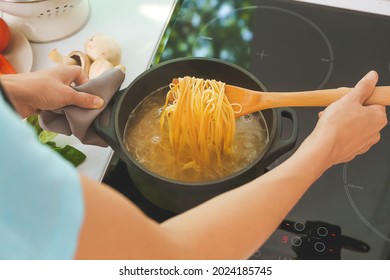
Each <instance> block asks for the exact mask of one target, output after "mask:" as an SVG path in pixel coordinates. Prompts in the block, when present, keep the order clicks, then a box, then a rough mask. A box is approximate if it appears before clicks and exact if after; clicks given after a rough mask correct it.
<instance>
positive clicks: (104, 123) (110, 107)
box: [94, 89, 126, 151]
mask: <svg viewBox="0 0 390 280" xmlns="http://www.w3.org/2000/svg"><path fill="white" fill-rule="evenodd" d="M125 90H126V89H123V90H121V91H118V92H117V93H116V94H115V95H114V96H113V98H112V99H111V101H110V102H109V103H108V104H107V106H106V108H105V109H104V110H103V111H102V112H101V113H100V114H99V115H98V116H97V118H96V119H95V121H94V126H95V130H96V133H97V134H99V136H100V137H102V138H103V139H104V140H105V141H106V142H107V144H108V145H109V146H110V147H111V148H112V149H113V150H114V151H120V144H119V141H118V138H117V136H116V133H115V121H114V120H115V118H114V112H115V111H116V110H114V108H116V107H117V104H118V100H119V99H120V97H121V96H122V95H123V93H124V92H125Z"/></svg>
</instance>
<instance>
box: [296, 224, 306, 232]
mask: <svg viewBox="0 0 390 280" xmlns="http://www.w3.org/2000/svg"><path fill="white" fill-rule="evenodd" d="M294 228H295V230H296V231H303V230H305V224H304V223H301V222H296V223H294Z"/></svg>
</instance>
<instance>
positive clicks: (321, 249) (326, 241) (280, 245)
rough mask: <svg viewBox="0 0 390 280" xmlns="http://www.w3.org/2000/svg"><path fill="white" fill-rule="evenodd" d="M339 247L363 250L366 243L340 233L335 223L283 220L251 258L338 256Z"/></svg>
mask: <svg viewBox="0 0 390 280" xmlns="http://www.w3.org/2000/svg"><path fill="white" fill-rule="evenodd" d="M342 249H347V250H353V251H355V252H360V253H365V252H368V251H369V250H370V246H369V245H368V244H366V243H364V242H362V241H360V240H357V239H354V238H351V237H348V236H344V235H342V234H341V228H340V227H339V226H337V225H332V224H329V223H325V222H320V221H306V222H301V221H289V220H284V221H283V222H282V223H281V224H280V226H279V228H278V230H277V231H276V232H275V233H274V234H273V235H272V236H271V237H270V239H269V240H268V241H267V242H266V243H265V244H264V245H263V246H262V247H261V248H260V249H259V250H258V251H257V252H255V254H253V256H252V257H251V259H282V260H287V259H304V260H309V259H315V260H332V259H333V260H337V259H341V250H342Z"/></svg>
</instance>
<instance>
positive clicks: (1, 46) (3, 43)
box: [0, 18, 11, 53]
mask: <svg viewBox="0 0 390 280" xmlns="http://www.w3.org/2000/svg"><path fill="white" fill-rule="evenodd" d="M10 42H11V30H10V29H9V26H8V25H7V23H6V22H5V21H4V20H3V19H2V18H0V53H1V52H2V51H4V50H5V49H6V48H7V46H8V44H9V43H10Z"/></svg>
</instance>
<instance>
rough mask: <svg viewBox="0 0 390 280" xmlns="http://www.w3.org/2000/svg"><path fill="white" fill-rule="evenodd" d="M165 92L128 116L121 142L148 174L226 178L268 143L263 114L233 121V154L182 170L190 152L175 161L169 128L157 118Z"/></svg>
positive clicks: (188, 179) (195, 179) (194, 178)
mask: <svg viewBox="0 0 390 280" xmlns="http://www.w3.org/2000/svg"><path fill="white" fill-rule="evenodd" d="M165 97H166V92H163V91H158V92H156V93H154V94H152V95H150V96H148V97H147V98H146V99H145V100H144V101H143V102H142V103H140V105H139V106H138V107H137V108H136V109H135V110H134V111H133V112H132V113H131V114H130V116H129V119H128V121H127V124H126V128H125V134H124V139H123V141H124V143H125V145H126V147H127V150H128V151H129V153H130V154H131V155H132V156H133V158H134V159H135V160H136V161H138V162H139V163H140V164H142V165H143V166H145V167H146V168H147V169H149V170H150V171H152V172H154V173H156V174H158V175H160V176H163V177H167V178H170V179H175V180H179V181H185V182H204V181H211V180H216V179H220V178H223V177H226V176H229V175H231V174H233V173H235V172H237V171H239V170H241V169H243V168H245V167H247V166H248V165H249V164H251V163H252V162H253V161H254V160H255V159H257V158H258V157H259V156H260V154H261V152H262V151H263V149H264V147H265V146H266V144H267V143H268V131H267V126H266V124H265V120H264V117H263V115H262V114H261V113H260V112H258V113H255V114H250V115H246V116H243V117H240V118H238V119H237V120H236V134H235V139H234V144H233V151H232V153H231V154H230V155H223V158H222V165H219V164H218V161H217V158H216V157H215V158H212V160H211V163H210V164H209V165H207V166H205V165H202V166H200V167H199V166H191V165H187V166H185V167H183V162H184V163H185V162H191V161H192V159H191V158H190V155H189V153H188V154H185V155H181V156H180V159H178V158H177V157H176V156H175V155H174V152H173V149H172V147H171V144H170V142H169V138H168V128H167V127H165V128H164V129H163V130H161V128H160V116H161V113H162V110H163V105H164V103H165Z"/></svg>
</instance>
